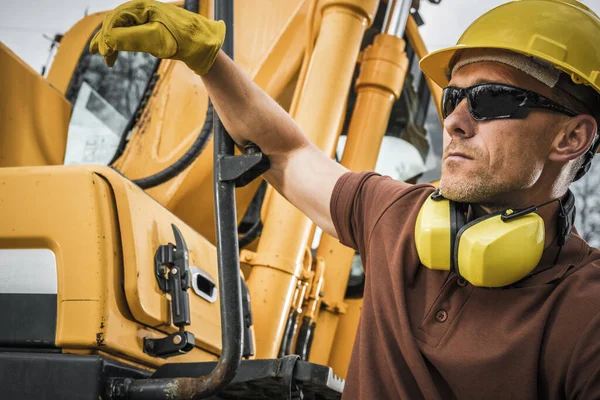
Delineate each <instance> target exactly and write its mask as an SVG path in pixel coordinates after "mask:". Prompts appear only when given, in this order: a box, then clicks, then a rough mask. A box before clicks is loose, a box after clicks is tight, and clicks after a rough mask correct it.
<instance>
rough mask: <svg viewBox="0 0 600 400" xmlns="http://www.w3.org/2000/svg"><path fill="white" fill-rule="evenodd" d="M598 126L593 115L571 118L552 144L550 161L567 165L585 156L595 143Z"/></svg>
mask: <svg viewBox="0 0 600 400" xmlns="http://www.w3.org/2000/svg"><path fill="white" fill-rule="evenodd" d="M597 131H598V125H597V122H596V120H595V119H594V117H592V116H591V115H586V114H581V115H577V116H575V117H571V118H569V119H568V120H567V121H566V122H565V123H564V124H563V126H562V128H561V129H560V131H559V133H558V135H557V136H556V138H555V139H554V143H552V149H551V151H550V160H551V161H554V162H558V163H566V162H568V161H570V160H575V159H576V158H578V157H580V156H581V155H583V154H584V153H585V152H586V151H588V149H589V148H590V146H591V145H592V142H593V141H594V138H595V137H596V132H597Z"/></svg>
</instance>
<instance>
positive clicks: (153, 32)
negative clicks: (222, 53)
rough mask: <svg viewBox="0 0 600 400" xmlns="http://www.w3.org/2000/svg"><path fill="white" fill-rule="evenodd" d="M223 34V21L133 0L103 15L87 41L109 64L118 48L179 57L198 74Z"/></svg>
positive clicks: (206, 67)
mask: <svg viewBox="0 0 600 400" xmlns="http://www.w3.org/2000/svg"><path fill="white" fill-rule="evenodd" d="M224 38H225V23H224V22H223V21H211V20H209V19H206V18H205V17H203V16H201V15H199V14H195V13H192V12H189V11H187V10H185V9H183V8H179V7H177V6H174V5H172V4H165V3H160V2H157V1H153V0H135V1H130V2H128V3H125V4H122V5H120V6H119V7H117V8H115V9H114V10H112V11H111V12H110V13H108V15H107V16H106V17H105V18H104V22H103V23H102V28H101V29H100V31H98V33H97V34H96V35H95V36H94V38H93V39H92V42H91V43H90V53H92V54H95V53H100V54H101V55H102V56H103V57H104V60H105V62H106V65H108V66H109V67H112V66H113V65H114V64H115V61H116V60H117V55H118V52H119V51H134V52H144V53H150V54H152V55H153V56H154V57H157V58H170V59H174V60H181V61H183V62H184V63H186V64H187V66H188V67H190V68H191V69H192V70H193V71H194V72H195V73H197V74H198V75H204V74H206V73H207V72H208V70H209V69H210V67H211V66H212V65H213V63H214V62H215V59H216V58H217V54H218V53H219V50H220V49H221V46H222V45H223V39H224Z"/></svg>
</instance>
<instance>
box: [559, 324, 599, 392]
mask: <svg viewBox="0 0 600 400" xmlns="http://www.w3.org/2000/svg"><path fill="white" fill-rule="evenodd" d="M599 333H600V314H598V315H596V317H595V318H593V319H592V320H591V321H590V322H589V323H588V325H587V326H586V327H585V329H584V330H583V331H582V332H577V333H576V332H573V334H574V335H575V334H576V335H578V336H579V339H578V340H577V344H576V345H575V349H574V351H573V354H572V356H571V361H570V363H569V367H568V371H567V378H566V382H565V389H566V397H567V398H568V399H581V400H584V399H600V336H599V335H598V334H599Z"/></svg>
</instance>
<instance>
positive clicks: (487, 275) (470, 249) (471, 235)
mask: <svg viewBox="0 0 600 400" xmlns="http://www.w3.org/2000/svg"><path fill="white" fill-rule="evenodd" d="M501 214H502V213H496V214H491V215H488V216H486V217H483V218H479V219H477V220H474V221H472V222H470V223H468V224H467V225H465V226H463V227H462V228H461V229H460V230H459V231H458V233H457V236H456V240H455V243H454V246H455V251H454V255H455V265H456V267H457V270H458V271H457V272H458V273H459V274H460V275H461V276H462V277H463V278H465V279H466V280H467V281H469V282H470V283H471V284H473V285H474V286H483V287H502V286H507V285H510V284H512V283H515V282H517V281H519V280H521V279H523V278H524V277H525V276H527V275H528V274H529V273H531V272H532V271H533V270H534V269H535V267H536V266H537V265H538V263H539V262H540V259H541V257H542V253H543V251H544V240H545V237H544V235H545V228H544V220H543V219H542V217H540V216H539V215H537V214H535V213H531V214H527V215H524V216H522V217H519V218H515V219H513V220H510V221H506V222H504V221H502V220H501Z"/></svg>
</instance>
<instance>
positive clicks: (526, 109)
mask: <svg viewBox="0 0 600 400" xmlns="http://www.w3.org/2000/svg"><path fill="white" fill-rule="evenodd" d="M465 97H466V98H467V104H468V106H469V112H470V113H471V116H472V117H473V119H475V120H476V121H490V120H494V119H503V118H515V119H522V118H526V117H527V116H528V115H529V113H530V111H531V109H533V108H543V109H545V110H550V111H555V112H559V113H562V114H566V115H568V116H570V117H574V116H576V115H577V114H576V113H574V112H573V111H571V110H569V109H567V108H565V107H563V106H561V105H560V104H557V103H555V102H554V101H552V100H550V99H549V98H547V97H544V96H542V95H541V94H538V93H536V92H532V91H531V90H525V89H521V88H518V87H516V86H511V85H504V84H500V83H483V84H480V85H475V86H471V87H468V88H464V89H463V88H457V87H453V86H448V87H447V88H445V89H444V93H443V96H442V116H443V117H444V119H446V118H447V117H448V116H449V115H450V114H452V113H453V112H454V110H455V109H456V107H457V106H458V105H459V104H460V102H461V101H462V100H463V99H464V98H465Z"/></svg>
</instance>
